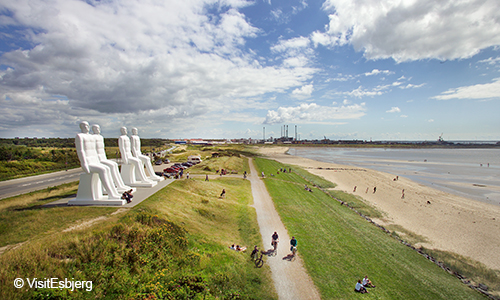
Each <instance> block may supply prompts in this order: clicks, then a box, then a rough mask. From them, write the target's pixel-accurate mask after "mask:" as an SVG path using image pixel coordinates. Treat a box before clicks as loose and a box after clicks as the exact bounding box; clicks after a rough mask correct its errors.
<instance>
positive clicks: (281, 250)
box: [248, 158, 321, 300]
mask: <svg viewBox="0 0 500 300" xmlns="http://www.w3.org/2000/svg"><path fill="white" fill-rule="evenodd" d="M248 160H249V161H248V164H249V166H250V174H249V176H248V179H249V180H250V183H251V186H252V196H253V201H254V204H253V207H255V210H256V212H257V222H258V223H259V228H260V234H261V235H262V241H263V243H264V247H265V250H267V249H270V248H271V235H272V234H273V233H274V232H275V231H276V232H277V233H278V235H279V240H280V242H279V246H278V254H277V255H276V256H275V257H268V258H267V259H266V263H267V264H269V267H270V268H271V272H272V278H273V281H274V286H275V287H276V291H277V293H278V297H279V299H294V300H295V299H297V300H302V299H321V297H320V295H319V292H318V290H317V289H316V286H315V285H314V283H313V282H312V280H311V278H310V277H309V274H307V272H306V270H305V268H304V266H303V264H302V260H301V259H300V256H298V257H297V259H296V260H295V261H293V262H290V261H287V260H283V259H282V258H283V257H285V256H286V255H287V254H289V253H290V236H289V235H288V232H287V230H286V228H285V225H283V222H281V218H280V216H279V215H278V212H277V211H276V209H275V207H274V203H273V200H272V199H271V196H270V195H269V193H268V191H267V189H266V186H265V185H264V182H262V180H261V179H260V178H259V175H258V174H257V170H256V169H255V166H254V165H253V159H251V158H249V159H248ZM298 242H299V243H298V247H297V248H298V249H299V255H300V240H299V241H298Z"/></svg>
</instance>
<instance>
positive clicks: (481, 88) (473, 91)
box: [432, 78, 500, 100]
mask: <svg viewBox="0 0 500 300" xmlns="http://www.w3.org/2000/svg"><path fill="white" fill-rule="evenodd" d="M432 98H433V99H437V100H449V99H491V98H500V78H495V79H494V80H493V82H492V83H485V84H476V85H470V86H462V87H459V88H456V89H450V90H447V91H446V92H443V93H442V94H441V95H438V96H434V97H432Z"/></svg>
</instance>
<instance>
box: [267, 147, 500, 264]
mask: <svg viewBox="0 0 500 300" xmlns="http://www.w3.org/2000/svg"><path fill="white" fill-rule="evenodd" d="M286 150H288V149H287V148H285V147H263V148H259V151H260V153H262V154H264V155H266V156H268V157H269V158H271V159H274V160H277V161H279V162H281V163H284V164H291V165H298V166H300V167H303V168H305V169H306V170H307V171H309V172H311V173H312V174H315V175H318V176H321V177H323V178H325V179H326V180H329V181H331V182H334V183H335V184H337V187H336V188H335V189H336V190H341V191H344V192H347V193H352V194H355V195H358V196H360V197H362V198H363V199H364V200H365V201H366V202H367V203H369V204H371V205H372V206H374V207H375V208H377V209H378V210H379V211H381V212H382V213H383V214H384V217H383V218H382V219H377V220H374V221H376V222H377V223H379V224H381V225H384V226H385V225H390V224H396V225H400V226H402V227H403V228H405V229H406V230H409V231H411V232H413V233H416V234H418V235H420V236H423V237H425V238H426V239H427V242H425V243H421V244H417V245H416V246H419V245H422V246H424V247H426V248H431V249H439V250H444V251H450V252H454V253H457V254H460V255H463V256H466V257H470V258H472V259H474V260H477V261H479V262H481V263H483V264H485V265H486V266H487V267H489V268H491V269H497V270H500V251H498V249H500V234H499V231H500V207H499V206H497V205H491V204H487V203H482V202H479V201H475V200H471V199H468V198H464V197H460V196H457V195H454V194H449V193H446V192H443V191H440V190H437V189H433V188H431V187H428V186H425V185H423V184H419V183H417V182H414V181H411V180H409V179H407V178H405V177H402V176H400V177H399V180H397V181H394V177H395V176H394V175H392V174H389V173H384V172H379V171H375V170H371V169H367V168H358V167H353V166H345V165H338V164H332V163H324V162H319V161H315V160H311V159H307V158H301V157H297V156H291V155H286V154H285V152H286ZM319 168H322V169H319ZM326 168H332V169H335V170H326ZM354 186H356V187H357V188H356V192H353V189H354ZM374 187H376V192H375V193H373V188H374ZM367 188H368V192H366V189H367ZM403 189H404V194H405V197H404V199H401V196H402V190H403Z"/></svg>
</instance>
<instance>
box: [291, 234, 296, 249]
mask: <svg viewBox="0 0 500 300" xmlns="http://www.w3.org/2000/svg"><path fill="white" fill-rule="evenodd" d="M293 248H297V240H296V239H295V237H294V236H292V239H291V240H290V251H292V252H294V251H293Z"/></svg>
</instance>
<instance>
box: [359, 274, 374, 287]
mask: <svg viewBox="0 0 500 300" xmlns="http://www.w3.org/2000/svg"><path fill="white" fill-rule="evenodd" d="M361 283H362V284H363V286H364V287H372V288H374V287H375V286H374V285H373V283H372V282H371V281H370V279H368V276H365V278H363V280H362V282H361Z"/></svg>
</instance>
